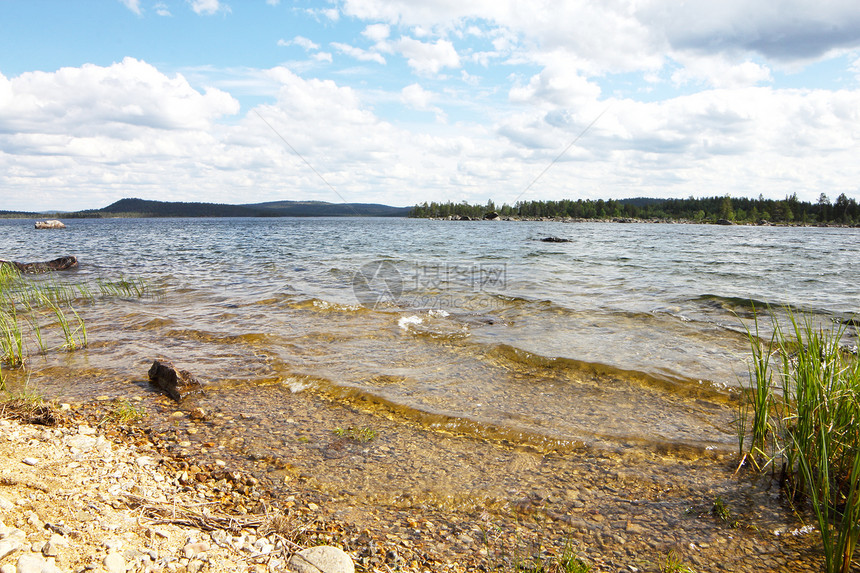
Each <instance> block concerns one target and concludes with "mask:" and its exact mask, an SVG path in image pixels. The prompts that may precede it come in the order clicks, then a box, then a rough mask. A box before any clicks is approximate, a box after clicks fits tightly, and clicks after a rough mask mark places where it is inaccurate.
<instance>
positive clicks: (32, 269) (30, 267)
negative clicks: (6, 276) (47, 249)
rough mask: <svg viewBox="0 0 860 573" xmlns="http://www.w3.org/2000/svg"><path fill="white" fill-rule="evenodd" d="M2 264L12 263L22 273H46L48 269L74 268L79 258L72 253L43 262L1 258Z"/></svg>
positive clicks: (62, 269)
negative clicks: (24, 261) (21, 261)
mask: <svg viewBox="0 0 860 573" xmlns="http://www.w3.org/2000/svg"><path fill="white" fill-rule="evenodd" d="M0 265H12V266H13V267H15V268H16V269H18V270H19V271H21V272H22V273H44V272H46V271H65V270H67V269H73V268H75V267H76V266H78V259H77V257H75V256H72V255H68V256H65V257H60V258H58V259H54V260H53V261H45V262H41V263H19V262H17V261H4V260H2V259H0Z"/></svg>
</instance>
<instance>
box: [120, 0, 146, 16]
mask: <svg viewBox="0 0 860 573" xmlns="http://www.w3.org/2000/svg"><path fill="white" fill-rule="evenodd" d="M119 1H120V2H122V4H123V5H124V6H125V7H126V8H128V9H129V10H131V11H132V12H134V13H135V14H137V15H138V16H140V15H141V14H142V12H141V10H140V0H119Z"/></svg>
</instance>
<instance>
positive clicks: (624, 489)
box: [0, 401, 820, 573]
mask: <svg viewBox="0 0 860 573" xmlns="http://www.w3.org/2000/svg"><path fill="white" fill-rule="evenodd" d="M161 403H162V404H164V405H165V407H166V408H170V406H169V401H164V402H161ZM174 409H175V408H174ZM0 412H2V416H0V522H2V526H0V572H2V573H10V572H13V571H16V569H15V566H16V565H18V567H19V568H18V571H19V573H26V572H27V571H47V572H53V571H62V572H72V571H75V572H78V571H80V572H83V571H110V572H114V571H132V572H143V571H171V572H173V571H179V572H183V571H191V572H195V573H196V572H200V571H209V572H222V571H224V572H226V571H242V572H246V571H247V572H255V573H258V572H263V571H289V569H288V566H287V562H288V560H289V558H290V557H291V556H292V555H293V554H294V553H295V552H297V551H299V550H300V549H302V548H305V547H309V546H315V545H332V546H337V547H340V548H342V549H343V550H345V551H346V552H347V553H348V554H349V555H350V557H351V558H352V560H353V561H354V563H355V567H356V570H357V571H379V572H389V571H407V572H408V571H428V572H433V571H452V572H458V571H488V570H492V571H534V572H536V571H564V570H566V569H564V568H562V567H561V561H562V560H563V558H567V560H568V561H569V562H570V563H573V562H577V561H578V562H580V563H581V564H582V565H584V566H588V567H591V571H613V572H616V571H626V572H638V571H655V572H656V571H663V570H665V569H666V566H667V561H668V560H669V559H670V558H672V557H677V558H678V559H679V560H680V562H681V563H683V564H685V565H686V566H688V567H689V568H690V570H691V571H787V570H791V571H815V570H818V569H819V568H820V558H819V557H818V555H817V543H816V539H815V537H814V535H809V534H807V533H806V532H796V531H793V530H792V529H790V528H788V529H786V528H783V529H782V530H780V531H773V530H772V528H773V527H774V525H773V522H772V520H771V518H770V515H769V513H768V510H767V508H762V507H761V505H760V504H761V502H762V500H765V501H767V500H768V499H770V500H771V501H773V496H774V495H775V492H769V491H768V488H767V486H766V484H763V483H762V484H755V483H743V484H741V485H738V483H734V482H732V483H729V482H728V481H727V482H726V484H725V488H724V489H723V490H721V491H720V492H716V494H715V492H714V490H713V489H712V486H711V485H708V484H707V483H702V484H701V485H696V482H695V480H692V481H691V480H689V479H685V478H683V477H682V476H683V475H684V474H688V473H691V472H692V473H695V472H697V471H702V469H703V468H705V467H707V464H712V463H713V460H700V461H684V460H682V459H679V460H678V461H677V464H676V467H675V468H674V469H673V470H672V472H673V473H672V475H670V474H665V472H666V470H667V469H669V468H663V469H661V468H660V467H652V468H651V470H650V471H651V472H652V473H651V474H647V473H644V471H643V469H642V467H646V466H648V465H649V464H648V462H647V461H646V462H643V463H642V467H637V468H636V470H635V471H636V475H637V476H639V477H637V478H629V477H626V476H625V473H624V472H625V471H632V468H633V466H632V465H631V466H628V467H627V469H626V470H625V468H624V467H623V466H619V465H617V460H614V461H613V462H612V464H610V462H609V457H607V456H606V455H605V454H600V453H587V452H581V453H579V454H577V455H578V456H579V458H578V464H579V465H580V466H581V468H582V471H581V472H580V473H578V474H577V475H576V476H573V475H570V476H567V477H566V478H565V480H564V484H563V485H564V487H566V488H568V489H566V490H565V491H568V492H574V493H573V494H567V495H566V496H559V495H558V494H555V493H553V490H552V489H551V488H550V489H548V491H547V492H545V493H541V492H524V494H523V497H522V499H521V500H520V501H518V502H516V503H514V504H505V505H504V506H500V507H489V506H487V507H481V504H480V503H471V504H469V503H466V504H460V506H459V508H458V507H444V506H443V505H433V504H429V503H425V502H419V501H416V500H412V501H409V500H403V501H401V502H400V503H397V504H369V503H365V502H361V501H360V500H357V499H350V498H349V496H347V497H344V496H336V495H332V493H331V492H330V491H326V490H325V488H322V489H320V488H319V487H318V480H315V479H313V477H308V476H305V477H300V476H299V475H298V473H299V472H296V471H291V470H289V469H278V468H279V467H281V466H280V465H279V464H280V463H281V462H278V461H274V462H272V463H273V464H274V465H272V464H269V462H265V463H266V464H269V465H270V466H271V467H268V468H267V469H266V470H265V471H261V472H254V471H249V470H248V469H247V468H242V467H238V466H235V465H234V464H233V463H232V462H231V461H229V458H227V459H228V461H226V462H225V461H224V460H223V459H221V458H219V457H218V455H217V452H218V449H217V446H216V441H217V440H218V439H219V438H218V437H217V436H216V435H214V434H213V435H212V436H211V437H207V435H206V433H205V432H206V431H207V424H206V423H205V417H206V416H207V414H206V413H205V412H194V411H193V410H192V411H183V410H178V409H176V411H173V412H170V411H169V409H168V411H166V412H162V413H161V414H160V415H161V417H164V416H165V415H167V417H168V418H169V419H170V420H172V422H171V428H172V429H173V430H174V432H173V433H170V432H162V431H160V430H158V431H156V430H153V426H152V425H151V424H150V423H149V422H153V423H154V422H155V419H151V420H149V421H148V419H147V417H143V418H142V419H140V420H136V421H133V422H124V421H122V420H120V419H119V417H118V416H119V412H120V410H119V408H118V405H117V403H116V402H111V401H104V402H98V403H91V404H84V405H76V406H73V407H71V408H70V409H60V408H58V407H54V408H52V409H45V410H33V408H32V406H29V405H26V404H15V403H7V404H6V406H5V407H3V408H2V410H0ZM335 413H336V412H335ZM333 415H334V414H333ZM201 416H202V417H203V418H201ZM213 417H214V416H213ZM195 418H197V419H195ZM162 423H163V420H162ZM392 424H395V423H394V422H392ZM393 427H394V426H392V430H391V431H392V432H393V431H395V430H394V429H393ZM398 427H399V426H398ZM198 429H199V431H198ZM188 431H193V432H194V435H193V436H188V437H193V438H197V439H199V440H200V444H201V445H202V446H209V449H211V451H209V452H208V453H206V455H199V456H195V455H193V454H191V453H189V451H188V447H187V442H183V441H182V440H185V439H186V438H185V437H182V436H184V435H185V433H187V432H188ZM329 431H330V430H329ZM403 431H407V430H403ZM408 431H413V432H415V433H414V434H412V435H409V436H407V438H408V440H409V441H412V442H414V441H415V440H419V439H424V438H422V432H423V431H419V430H408ZM424 433H426V432H424ZM428 439H433V438H432V436H430V437H429V438H428ZM440 439H441V438H440ZM446 440H447V441H446V442H445V448H446V449H447V450H449V451H450V450H451V449H452V448H454V449H456V448H457V447H458V446H457V442H458V440H461V438H446ZM462 440H467V439H466V438H462ZM346 447H347V449H349V447H350V446H348V445H347V446H346ZM487 447H489V448H492V451H495V452H496V455H505V450H504V449H503V448H500V447H499V446H498V445H488V446H487ZM205 450H206V448H205V447H204V448H202V449H201V451H204V452H205ZM222 451H223V450H222ZM213 452H216V455H213ZM516 456H518V459H519V460H520V461H522V460H525V459H526V458H528V460H532V461H531V462H530V463H532V464H534V463H540V464H543V465H544V466H545V468H544V469H546V470H548V473H549V474H550V475H552V473H553V470H552V463H553V460H552V456H547V455H541V454H537V453H522V452H520V453H516ZM225 457H226V456H225ZM344 459H346V458H344ZM256 463H257V464H259V463H262V462H260V461H258V462H256ZM320 463H322V461H320ZM629 463H630V464H633V463H634V462H629ZM636 463H639V462H636ZM651 465H653V464H651ZM320 467H321V468H322V466H320ZM532 467H533V468H534V469H533V470H530V471H544V470H543V469H541V468H538V466H532ZM418 471H424V470H420V468H419V469H418ZM664 474H665V475H664ZM725 474H726V476H727V477H726V479H727V480H731V479H733V478H732V477H731V471H730V470H725ZM631 475H632V473H631ZM661 476H663V477H661ZM735 490H737V494H736V495H735V494H734V493H733V492H734V491H735ZM715 495H722V496H723V497H724V499H725V502H726V504H727V506H728V507H730V508H731V511H732V514H731V519H730V520H724V519H720V518H719V517H718V516H715V515H714V514H713V513H712V512H711V509H712V508H711V503H712V502H713V500H714V499H715ZM792 533H794V534H792ZM565 554H566V555H565ZM22 559H24V565H28V564H29V563H34V564H35V565H33V567H35V568H31V569H26V568H25V569H21V568H20V564H21V562H22V561H21V560H22ZM28 560H29V561H28Z"/></svg>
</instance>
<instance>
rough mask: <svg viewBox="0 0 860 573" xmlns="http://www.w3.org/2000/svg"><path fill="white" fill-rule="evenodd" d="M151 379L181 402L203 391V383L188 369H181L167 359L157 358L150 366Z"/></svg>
mask: <svg viewBox="0 0 860 573" xmlns="http://www.w3.org/2000/svg"><path fill="white" fill-rule="evenodd" d="M149 381H150V382H151V383H153V384H155V385H156V386H158V387H159V388H161V389H162V390H164V391H165V392H166V393H167V395H168V396H170V397H171V398H173V399H174V400H176V401H177V402H179V401H180V400H182V399H183V398H184V397H186V396H187V395H189V394H194V393H196V392H202V391H203V384H202V383H201V382H200V381H199V380H198V379H197V378H195V377H194V375H193V374H191V372H189V371H188V370H179V369H178V368H176V367H175V366H174V365H173V364H172V363H171V362H168V361H167V360H156V361H154V362H153V363H152V366H150V368H149Z"/></svg>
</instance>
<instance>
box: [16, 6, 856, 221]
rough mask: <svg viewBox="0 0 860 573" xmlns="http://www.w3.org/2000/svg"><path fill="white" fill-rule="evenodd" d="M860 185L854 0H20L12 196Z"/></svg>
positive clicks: (458, 196) (83, 202) (706, 191)
mask: <svg viewBox="0 0 860 573" xmlns="http://www.w3.org/2000/svg"><path fill="white" fill-rule="evenodd" d="M793 193H796V194H797V196H798V197H799V198H800V199H801V200H806V201H812V202H815V201H818V200H819V197H820V196H821V194H825V195H826V196H827V198H828V199H829V200H830V201H834V200H835V199H836V197H837V196H839V195H840V194H842V193H845V194H846V195H847V196H848V197H853V198H855V199H860V6H858V4H857V1H856V0H845V1H843V0H820V1H818V2H811V1H809V0H767V1H765V0H743V1H740V0H720V1H718V2H717V1H714V0H687V1H684V0H604V1H585V0H562V1H558V0H556V1H542V0H528V1H526V0H471V1H463V0H421V2H415V1H414V0H330V1H327V0H318V1H303V0H299V1H295V2H290V1H288V0H241V1H240V0H224V1H222V0H85V1H80V2H69V1H67V0H53V1H48V0H2V1H0V210H27V211H42V210H78V209H93V208H99V207H104V206H107V205H109V204H111V203H113V202H114V201H117V200H119V199H122V198H126V197H137V198H142V199H154V200H162V201H207V202H216V203H231V204H244V203H258V202H264V201H280V200H318V201H329V202H335V203H337V202H364V203H384V204H388V205H397V206H407V205H414V204H416V203H420V202H423V201H449V200H450V201H454V202H460V201H467V202H469V203H486V202H487V201H488V200H490V199H492V200H493V201H494V202H495V203H496V204H502V203H508V204H513V203H515V202H516V201H518V200H548V199H599V198H602V199H609V198H614V199H620V198H626V197H666V198H668V197H684V198H686V197H690V196H693V197H710V196H716V195H719V196H724V195H730V196H732V197H758V196H759V195H763V196H764V197H766V198H774V199H781V198H784V197H786V196H787V195H790V194H793Z"/></svg>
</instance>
